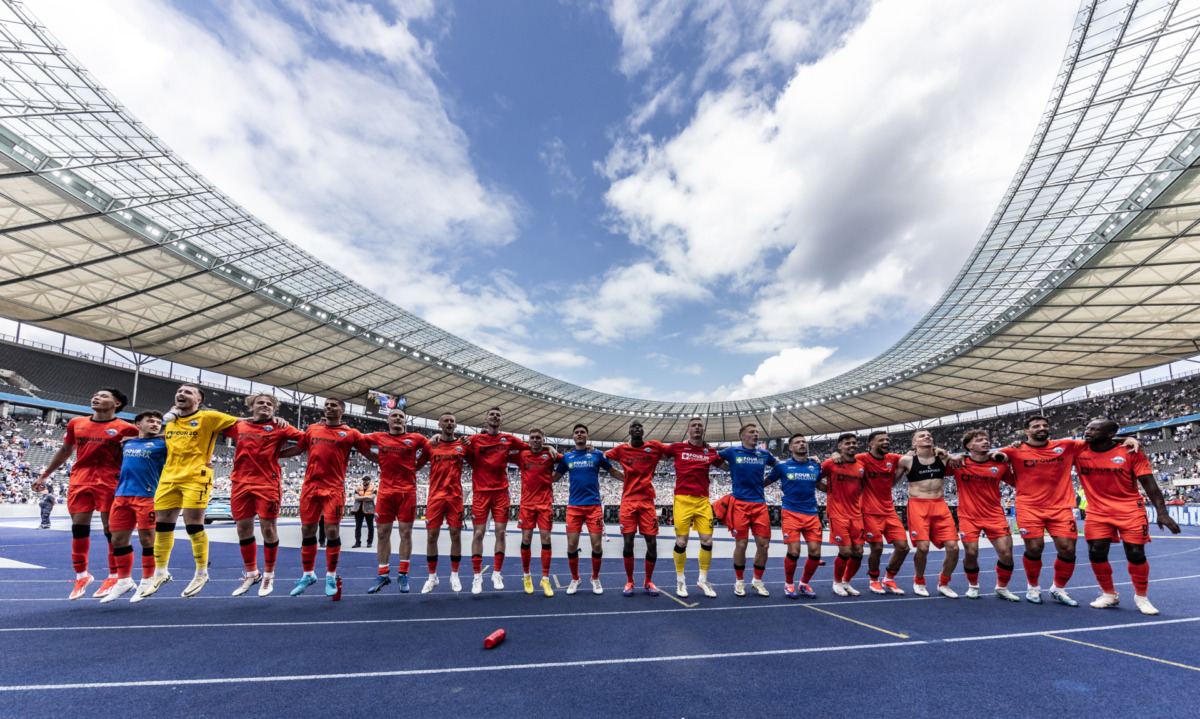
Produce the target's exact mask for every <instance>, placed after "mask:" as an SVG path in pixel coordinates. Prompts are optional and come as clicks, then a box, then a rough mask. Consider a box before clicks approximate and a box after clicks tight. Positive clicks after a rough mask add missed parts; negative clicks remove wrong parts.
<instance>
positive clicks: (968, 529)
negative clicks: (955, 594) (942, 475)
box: [954, 429, 1021, 602]
mask: <svg viewBox="0 0 1200 719" xmlns="http://www.w3.org/2000/svg"><path fill="white" fill-rule="evenodd" d="M962 444H963V448H964V449H966V450H967V454H966V456H964V457H963V458H962V460H961V462H960V463H959V464H958V467H957V468H956V469H955V470H954V480H955V483H956V484H957V485H958V536H959V537H961V538H962V541H963V549H964V550H965V551H964V554H963V571H964V572H966V575H967V583H968V587H967V598H968V599H978V598H979V535H980V534H984V535H986V536H987V538H988V541H989V542H991V544H992V547H993V548H994V549H995V550H996V596H997V597H1000V598H1001V599H1007V600H1008V601H1010V602H1019V601H1021V598H1020V597H1018V596H1017V595H1015V594H1013V593H1012V591H1010V590H1009V588H1008V582H1009V580H1010V579H1012V573H1013V552H1012V548H1013V542H1012V530H1011V529H1010V528H1009V526H1008V519H1007V518H1006V517H1005V516H1004V507H1003V505H1001V503H1000V483H1001V482H1005V483H1007V484H1012V482H1013V480H1012V472H1011V470H1010V468H1009V466H1008V462H997V461H996V460H995V459H994V458H993V457H992V455H991V452H990V451H989V450H990V448H991V446H992V444H991V438H990V437H988V433H987V430H983V429H972V430H969V431H968V432H967V433H966V434H964V435H963V438H962Z"/></svg>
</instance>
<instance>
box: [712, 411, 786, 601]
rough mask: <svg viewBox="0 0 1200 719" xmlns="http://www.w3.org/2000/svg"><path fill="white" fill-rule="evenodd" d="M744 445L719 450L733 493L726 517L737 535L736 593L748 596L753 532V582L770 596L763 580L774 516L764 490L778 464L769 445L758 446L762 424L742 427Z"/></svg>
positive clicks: (734, 555)
mask: <svg viewBox="0 0 1200 719" xmlns="http://www.w3.org/2000/svg"><path fill="white" fill-rule="evenodd" d="M738 437H739V438H740V439H741V440H742V444H741V446H738V447H727V448H725V449H722V450H721V451H720V452H718V453H717V454H719V455H720V457H721V459H723V460H725V463H726V464H728V465H729V479H730V482H731V485H732V490H733V492H732V494H731V495H730V497H731V499H730V500H724V501H728V502H729V511H728V514H727V515H726V519H728V520H729V521H728V522H727V524H728V525H729V532H730V534H732V535H733V538H734V548H733V572H734V574H735V575H736V577H737V581H735V582H734V585H733V593H734V594H736V595H737V596H739V597H744V596H746V580H745V573H746V546H747V545H748V544H749V543H750V535H751V534H753V535H754V579H753V580H752V581H751V582H750V586H751V587H752V588H753V589H754V591H755V592H758V595H759V596H762V597H769V596H771V593H770V592H769V591H767V586H766V585H765V584H763V580H762V577H763V571H765V570H766V568H767V551H768V549H769V548H770V546H771V518H770V516H768V515H767V497H766V493H765V492H764V491H763V490H764V487H765V484H764V481H765V476H764V475H765V474H766V470H767V469H768V468H770V467H774V466H775V464H776V462H775V457H773V456H772V455H771V453H770V452H768V451H767V450H765V449H758V426H757V425H754V424H747V425H745V426H743V427H742V428H741V429H740V430H738Z"/></svg>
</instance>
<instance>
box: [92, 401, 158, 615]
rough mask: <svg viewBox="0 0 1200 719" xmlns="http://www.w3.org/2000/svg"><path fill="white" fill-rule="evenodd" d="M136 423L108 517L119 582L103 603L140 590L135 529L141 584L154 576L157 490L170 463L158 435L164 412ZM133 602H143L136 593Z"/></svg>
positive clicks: (147, 414)
mask: <svg viewBox="0 0 1200 719" xmlns="http://www.w3.org/2000/svg"><path fill="white" fill-rule="evenodd" d="M133 424H134V426H135V427H137V428H138V436H137V437H132V438H129V439H126V440H125V443H124V444H123V445H122V446H121V477H120V481H119V482H118V484H117V491H116V494H115V496H114V498H113V503H112V510H111V511H110V512H109V518H108V526H109V529H110V531H112V543H113V554H114V555H115V556H116V559H117V583H116V584H114V585H113V588H112V589H110V590H109V591H108V593H107V594H105V595H104V598H103V599H101V600H100V603H101V604H107V603H109V602H115V601H117V599H119V598H121V597H122V596H124V595H125V594H126V593H128V592H130V591H132V590H133V589H134V588H135V587H137V585H136V584H134V583H133V578H132V575H133V546H132V545H131V544H130V541H129V540H130V537H131V536H132V535H133V530H134V529H135V528H136V529H137V531H138V542H139V543H140V544H141V545H142V583H143V584H146V585H147V586H148V585H149V583H150V578H151V577H153V576H154V490H155V489H157V488H158V478H159V475H161V474H162V468H163V464H164V463H166V461H167V442H166V440H164V439H163V438H162V437H161V436H159V433H160V432H161V431H162V413H161V412H155V411H154V410H149V411H146V412H142V413H141V414H139V415H138V416H137V417H135V418H134V420H133ZM132 601H135V602H138V601H141V599H139V598H138V595H136V594H135V595H134V596H133V599H132Z"/></svg>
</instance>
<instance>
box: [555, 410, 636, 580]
mask: <svg viewBox="0 0 1200 719" xmlns="http://www.w3.org/2000/svg"><path fill="white" fill-rule="evenodd" d="M571 438H572V439H573V440H575V449H573V450H571V451H570V452H567V453H566V454H564V455H563V456H562V457H560V458H559V460H558V464H556V465H555V467H554V474H553V475H552V476H551V479H552V481H555V482H557V481H558V480H559V479H561V478H562V477H563V475H569V482H570V498H569V499H568V500H567V564H568V566H570V568H571V583H570V584H568V585H567V594H574V593H575V592H577V591H578V590H579V535H580V534H581V533H582V532H581V530H582V529H583V528H584V527H585V526H586V527H587V529H588V533H589V539H590V540H591V544H592V594H603V593H604V587H603V586H601V584H600V563H601V561H602V560H603V558H604V505H603V503H602V502H601V501H600V469H601V468H603V469H604V470H605V471H606V472H608V473H609V474H610V475H612V476H614V477H616V478H617V479H619V480H622V481H624V479H625V473H624V472H622V471H621V470H620V469H618V468H616V467H614V466H613V465H612V463H611V462H609V461H608V458H607V457H605V456H604V453H603V452H601V451H600V450H598V449H588V428H587V425H584V424H577V425H575V426H574V427H573V428H572V429H571Z"/></svg>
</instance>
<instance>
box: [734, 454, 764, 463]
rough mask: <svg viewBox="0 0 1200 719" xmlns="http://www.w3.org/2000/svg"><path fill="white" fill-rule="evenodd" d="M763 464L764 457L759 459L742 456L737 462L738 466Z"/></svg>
mask: <svg viewBox="0 0 1200 719" xmlns="http://www.w3.org/2000/svg"><path fill="white" fill-rule="evenodd" d="M762 463H763V458H762V457H758V456H755V457H743V456H740V455H739V456H738V458H737V462H736V464H762Z"/></svg>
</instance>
